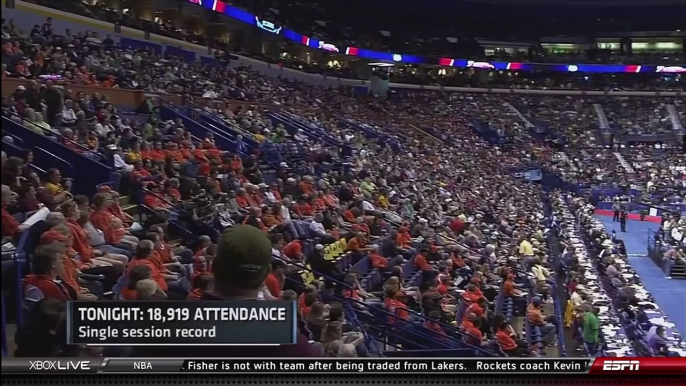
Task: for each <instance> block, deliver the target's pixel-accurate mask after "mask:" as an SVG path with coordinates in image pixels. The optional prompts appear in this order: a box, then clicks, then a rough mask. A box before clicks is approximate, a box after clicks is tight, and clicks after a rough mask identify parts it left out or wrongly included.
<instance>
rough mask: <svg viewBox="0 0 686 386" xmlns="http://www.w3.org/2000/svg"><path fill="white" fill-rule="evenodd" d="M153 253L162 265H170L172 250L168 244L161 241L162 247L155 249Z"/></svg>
mask: <svg viewBox="0 0 686 386" xmlns="http://www.w3.org/2000/svg"><path fill="white" fill-rule="evenodd" d="M155 252H157V254H158V255H159V256H160V259H161V261H162V263H163V264H169V263H172V262H173V261H172V250H171V247H170V246H169V244H167V243H165V242H164V241H162V246H161V247H160V248H155Z"/></svg>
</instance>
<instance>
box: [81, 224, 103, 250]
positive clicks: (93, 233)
mask: <svg viewBox="0 0 686 386" xmlns="http://www.w3.org/2000/svg"><path fill="white" fill-rule="evenodd" d="M83 230H84V231H86V234H87V235H88V243H89V244H90V245H91V246H92V247H97V246H100V245H103V244H105V235H104V234H103V232H102V231H101V230H100V229H97V228H95V227H94V226H93V224H91V223H90V221H89V222H87V223H86V224H84V225H83Z"/></svg>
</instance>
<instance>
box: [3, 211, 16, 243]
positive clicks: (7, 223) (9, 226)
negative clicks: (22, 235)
mask: <svg viewBox="0 0 686 386" xmlns="http://www.w3.org/2000/svg"><path fill="white" fill-rule="evenodd" d="M17 232H19V222H18V221H17V219H16V218H14V216H12V215H11V214H10V213H9V212H8V211H7V207H6V206H5V204H2V237H9V236H14V235H16V234H17Z"/></svg>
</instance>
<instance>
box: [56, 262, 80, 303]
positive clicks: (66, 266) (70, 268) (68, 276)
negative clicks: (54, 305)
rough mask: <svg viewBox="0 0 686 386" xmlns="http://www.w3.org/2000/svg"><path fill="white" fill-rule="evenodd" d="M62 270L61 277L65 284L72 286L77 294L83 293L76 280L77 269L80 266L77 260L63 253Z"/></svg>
mask: <svg viewBox="0 0 686 386" xmlns="http://www.w3.org/2000/svg"><path fill="white" fill-rule="evenodd" d="M61 261H62V272H60V279H62V282H63V283H64V284H65V285H68V286H69V287H71V288H72V289H73V290H74V291H75V292H76V293H77V294H80V293H81V286H80V285H79V283H78V282H77V281H76V270H77V269H78V266H77V264H76V261H75V260H74V259H72V258H71V257H69V256H68V255H67V254H63V255H62V259H61Z"/></svg>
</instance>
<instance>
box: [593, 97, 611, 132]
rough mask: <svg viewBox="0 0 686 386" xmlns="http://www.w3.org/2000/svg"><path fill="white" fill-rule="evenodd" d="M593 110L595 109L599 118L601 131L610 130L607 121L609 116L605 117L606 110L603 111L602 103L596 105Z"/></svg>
mask: <svg viewBox="0 0 686 386" xmlns="http://www.w3.org/2000/svg"><path fill="white" fill-rule="evenodd" d="M593 108H594V109H595V113H596V115H597V116H598V125H599V126H600V129H601V130H610V123H609V121H608V120H607V115H605V110H603V106H602V105H601V104H600V103H594V104H593Z"/></svg>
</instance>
